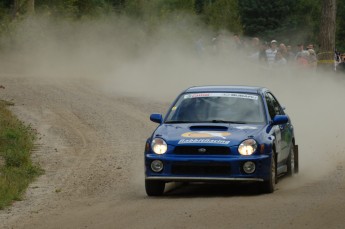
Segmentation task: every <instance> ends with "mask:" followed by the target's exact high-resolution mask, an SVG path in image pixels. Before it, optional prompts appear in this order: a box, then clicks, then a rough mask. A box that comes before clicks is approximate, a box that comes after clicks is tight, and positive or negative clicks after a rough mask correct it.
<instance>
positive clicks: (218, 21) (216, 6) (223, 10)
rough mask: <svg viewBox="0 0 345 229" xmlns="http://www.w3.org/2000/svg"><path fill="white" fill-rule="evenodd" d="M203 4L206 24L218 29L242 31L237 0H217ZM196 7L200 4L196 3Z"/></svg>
mask: <svg viewBox="0 0 345 229" xmlns="http://www.w3.org/2000/svg"><path fill="white" fill-rule="evenodd" d="M203 6H204V7H203V14H204V15H205V16H204V17H205V20H206V24H208V25H210V26H211V27H213V28H214V29H216V30H223V29H227V30H229V31H232V32H236V33H239V32H242V25H241V21H240V16H239V12H238V4H237V0H217V1H213V2H211V3H208V4H204V5H203ZM196 7H200V6H199V5H196ZM199 10H200V9H199Z"/></svg>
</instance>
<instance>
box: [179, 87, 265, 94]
mask: <svg viewBox="0 0 345 229" xmlns="http://www.w3.org/2000/svg"><path fill="white" fill-rule="evenodd" d="M266 90H268V89H267V88H264V87H255V86H237V85H236V86H234V85H227V86H196V87H190V88H188V89H187V90H185V91H184V92H185V93H202V92H235V93H260V92H263V91H266Z"/></svg>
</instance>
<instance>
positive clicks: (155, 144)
mask: <svg viewBox="0 0 345 229" xmlns="http://www.w3.org/2000/svg"><path fill="white" fill-rule="evenodd" d="M151 148H152V150H153V152H155V153H156V154H165V153H166V151H167V150H168V145H167V143H166V142H165V141H164V140H163V139H161V138H155V139H153V141H152V143H151Z"/></svg>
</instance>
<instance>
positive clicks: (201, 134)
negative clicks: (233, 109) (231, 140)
mask: <svg viewBox="0 0 345 229" xmlns="http://www.w3.org/2000/svg"><path fill="white" fill-rule="evenodd" d="M229 135H230V133H229V132H219V131H194V132H187V133H183V134H182V135H181V136H182V137H185V138H223V139H226V136H229Z"/></svg>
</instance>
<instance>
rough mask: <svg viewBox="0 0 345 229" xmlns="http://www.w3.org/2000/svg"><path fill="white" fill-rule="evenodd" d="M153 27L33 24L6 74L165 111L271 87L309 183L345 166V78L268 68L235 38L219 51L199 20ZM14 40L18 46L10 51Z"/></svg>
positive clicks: (9, 54) (102, 22) (17, 37)
mask: <svg viewBox="0 0 345 229" xmlns="http://www.w3.org/2000/svg"><path fill="white" fill-rule="evenodd" d="M151 27H152V25H147V24H145V23H141V22H138V21H135V20H132V19H128V18H125V17H120V16H112V17H107V18H102V19H99V20H97V21H94V20H84V21H83V22H68V21H56V20H53V19H49V18H43V19H42V18H40V19H38V18H35V19H29V20H26V21H25V22H23V23H22V24H20V25H19V26H18V29H17V31H16V32H15V33H14V34H12V36H11V37H10V39H9V40H4V39H3V40H2V41H1V42H2V43H1V44H2V45H3V47H5V48H3V50H2V55H1V57H0V59H1V60H2V61H1V64H0V67H1V71H2V72H3V73H7V74H22V75H23V77H33V79H42V80H43V79H47V78H48V79H54V80H60V79H61V80H66V79H71V80H86V79H87V80H89V81H91V82H93V83H94V84H96V85H98V86H99V87H100V88H101V89H102V90H104V92H106V93H109V94H114V95H120V96H130V97H140V98H146V99H148V100H152V101H154V102H157V103H162V104H163V103H166V102H170V101H172V100H173V99H174V98H175V96H176V95H177V94H178V93H180V92H181V91H182V90H184V89H185V88H187V87H190V86H196V85H224V84H226V85H256V86H265V87H268V88H270V89H271V90H272V92H273V93H274V94H275V95H276V96H277V97H278V98H279V101H280V103H281V104H283V105H284V106H286V112H287V113H288V114H289V115H290V117H291V119H292V121H293V124H294V127H295V134H296V143H297V144H298V145H299V147H300V174H299V181H300V182H301V183H305V182H312V181H315V180H317V179H320V178H324V177H326V176H327V175H328V174H330V173H331V172H332V171H334V170H335V169H336V167H337V166H341V163H344V161H345V156H344V155H345V150H344V147H343V146H342V143H343V141H344V140H345V128H344V126H345V125H344V121H343V117H344V113H345V106H344V101H343V100H344V99H345V81H344V78H345V76H344V75H340V74H330V73H327V74H326V73H324V72H322V73H318V72H313V71H305V70H302V69H295V68H293V67H287V68H284V67H279V68H275V69H267V68H264V67H262V66H261V65H259V64H258V63H254V62H252V61H250V60H249V59H248V58H247V57H246V56H245V55H243V54H242V53H238V52H237V51H236V49H234V48H233V44H232V43H231V39H232V36H231V34H230V33H229V34H226V33H225V36H226V40H228V43H226V42H225V44H224V46H223V47H222V48H221V50H215V47H214V46H213V45H212V38H213V36H214V35H215V34H213V33H212V32H211V31H209V30H208V29H206V28H203V27H202V26H200V25H197V23H195V21H194V20H193V19H192V18H183V20H181V21H173V22H170V23H164V22H162V25H160V26H158V25H155V26H154V27H153V28H151ZM11 40H12V41H16V42H18V43H16V44H17V45H16V46H14V47H13V46H12V47H11V48H6V46H4V44H7V43H8V42H9V41H11ZM278 42H279V41H278ZM200 44H202V47H201V46H200ZM152 112H155V111H152ZM148 122H149V120H148Z"/></svg>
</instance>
